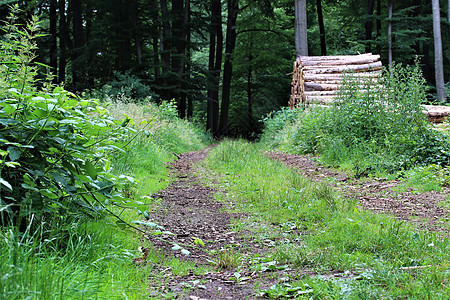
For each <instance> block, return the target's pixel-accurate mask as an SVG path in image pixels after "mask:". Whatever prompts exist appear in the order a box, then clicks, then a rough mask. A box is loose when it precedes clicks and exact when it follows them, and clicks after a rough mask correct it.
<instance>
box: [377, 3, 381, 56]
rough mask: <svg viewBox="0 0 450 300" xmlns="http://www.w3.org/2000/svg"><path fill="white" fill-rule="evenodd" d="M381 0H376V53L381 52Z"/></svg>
mask: <svg viewBox="0 0 450 300" xmlns="http://www.w3.org/2000/svg"><path fill="white" fill-rule="evenodd" d="M380 39H381V0H377V54H380V53H381V41H380Z"/></svg>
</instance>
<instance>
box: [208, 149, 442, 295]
mask: <svg viewBox="0 0 450 300" xmlns="http://www.w3.org/2000/svg"><path fill="white" fill-rule="evenodd" d="M205 164H207V166H208V167H209V168H210V169H212V170H213V171H214V172H216V173H219V174H220V175H221V176H220V177H219V178H220V179H219V180H220V181H221V184H222V185H223V186H224V188H225V189H226V191H227V196H224V197H225V198H223V199H221V200H222V201H226V202H227V203H232V205H233V207H234V209H235V210H237V211H238V212H245V213H247V214H248V215H249V217H248V219H246V220H240V221H239V223H236V224H234V226H235V229H236V230H239V229H242V231H241V232H244V229H245V231H248V230H250V231H251V232H252V235H253V237H252V238H253V239H255V240H256V241H260V242H261V243H267V241H270V242H271V244H272V245H273V248H272V249H273V251H271V252H270V253H266V256H267V257H270V259H272V260H274V261H277V262H278V263H283V264H289V266H290V267H293V268H298V269H304V268H312V269H313V270H314V271H315V272H316V273H317V275H316V276H303V277H301V278H283V279H280V281H279V282H278V283H277V284H274V285H273V286H272V287H271V288H269V289H266V290H260V291H258V292H257V294H259V295H260V296H264V297H269V298H282V297H294V298H295V297H297V298H302V297H308V298H310V297H313V298H321V299H322V298H352V299H355V298H356V299H375V298H376V299H379V298H417V299H423V298H439V299H444V298H450V287H449V283H450V263H449V262H450V243H449V240H448V238H446V237H442V236H439V235H438V234H436V233H432V232H418V231H415V230H414V229H413V227H412V226H411V225H410V224H408V223H404V222H399V221H398V220H395V219H394V218H393V217H392V216H386V215H380V214H375V213H373V212H370V211H365V210H362V209H361V208H360V206H359V205H358V203H357V202H356V201H354V200H352V199H344V198H343V197H342V196H341V195H339V194H337V193H336V192H335V191H333V189H332V188H331V187H329V186H328V185H326V184H323V183H314V182H312V181H309V180H307V179H305V178H304V177H302V176H301V175H300V174H297V173H296V172H295V171H294V170H292V169H289V168H288V167H286V166H284V165H283V164H282V163H280V162H278V161H274V160H272V159H270V158H268V157H266V156H265V155H264V154H263V153H261V152H260V151H258V145H254V144H249V143H247V142H244V141H225V142H223V143H222V144H220V145H219V146H218V147H217V148H216V149H215V150H213V151H212V152H211V154H210V155H209V156H208V158H207V159H206V161H205ZM336 274H339V275H336Z"/></svg>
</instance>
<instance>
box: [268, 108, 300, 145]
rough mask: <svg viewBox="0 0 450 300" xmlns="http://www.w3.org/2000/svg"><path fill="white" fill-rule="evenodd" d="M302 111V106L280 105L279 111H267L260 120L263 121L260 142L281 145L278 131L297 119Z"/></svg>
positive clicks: (281, 141)
mask: <svg viewBox="0 0 450 300" xmlns="http://www.w3.org/2000/svg"><path fill="white" fill-rule="evenodd" d="M302 112H303V108H301V107H297V108H294V109H289V108H288V107H282V108H281V109H280V110H279V111H276V112H271V113H269V114H268V115H267V116H266V117H265V118H263V119H262V120H261V121H262V122H264V134H263V135H262V137H261V142H262V143H264V144H267V145H268V146H269V147H277V146H279V145H281V144H282V143H283V140H281V139H280V138H281V136H280V131H282V130H283V129H284V128H285V127H289V126H290V125H292V124H293V123H295V122H296V121H298V120H299V116H300V115H301V114H302Z"/></svg>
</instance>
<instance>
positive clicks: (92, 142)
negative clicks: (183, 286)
mask: <svg viewBox="0 0 450 300" xmlns="http://www.w3.org/2000/svg"><path fill="white" fill-rule="evenodd" d="M15 24H16V20H15V18H14V15H13V14H11V15H10V20H9V25H8V26H6V27H5V30H7V35H5V38H4V39H2V40H1V41H0V48H1V51H0V274H1V276H0V299H73V298H85V299H94V298H95V299H97V298H104V299H112V298H125V299H143V298H145V297H146V295H148V290H147V282H148V281H147V277H148V274H149V273H150V272H151V270H150V269H138V268H137V267H136V266H135V265H133V263H132V262H133V259H134V258H135V257H136V256H140V255H141V254H140V253H138V251H137V249H138V246H139V245H141V244H142V242H140V241H138V239H139V236H140V235H139V234H137V233H136V232H135V231H134V230H133V229H131V228H130V227H129V225H130V224H131V223H133V222H136V221H137V223H138V224H140V223H139V221H140V220H141V219H143V218H145V215H146V210H148V209H149V207H151V205H152V203H153V201H154V200H153V199H152V198H151V197H150V196H151V195H152V194H153V193H155V192H156V191H157V190H159V189H161V188H164V187H165V186H166V185H167V184H168V183H170V180H171V178H170V176H169V174H168V171H167V168H166V165H165V164H166V163H168V162H170V161H172V160H173V159H174V158H175V155H176V154H177V153H181V152H185V151H190V150H197V149H200V148H202V147H205V145H206V143H208V137H207V136H206V135H205V134H203V133H201V131H200V130H199V129H197V128H196V127H195V126H194V125H192V124H190V123H188V122H187V121H182V120H180V119H178V118H177V112H176V109H175V108H174V105H173V104H171V103H162V104H161V105H159V106H157V105H156V104H153V103H148V102H147V103H146V104H142V105H134V104H129V103H128V104H126V102H125V101H122V102H121V101H118V99H117V98H114V99H100V100H90V99H82V98H79V97H77V96H75V95H74V94H72V93H70V92H68V91H66V90H65V89H64V88H62V87H59V86H54V85H52V84H51V80H52V78H43V77H42V74H43V71H44V69H45V67H44V66H42V65H39V64H35V63H34V61H35V58H36V57H35V55H34V50H35V49H36V45H35V42H34V39H35V37H36V36H37V35H38V32H37V29H38V23H37V22H36V20H33V22H30V23H29V24H28V25H27V26H26V27H25V28H24V29H21V30H19V29H18V27H17V25H15ZM120 100H124V99H123V98H122V99H120ZM147 225H148V224H147ZM150 225H152V224H150Z"/></svg>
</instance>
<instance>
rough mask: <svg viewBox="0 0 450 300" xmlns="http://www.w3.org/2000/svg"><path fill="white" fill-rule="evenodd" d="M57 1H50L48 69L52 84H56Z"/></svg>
mask: <svg viewBox="0 0 450 300" xmlns="http://www.w3.org/2000/svg"><path fill="white" fill-rule="evenodd" d="M56 1H57V0H50V11H49V14H50V36H49V38H50V68H51V70H50V71H51V74H52V75H53V78H52V82H53V83H57V82H58V53H57V51H58V47H57V43H58V42H57V40H58V36H57V28H56V27H57V19H58V15H57V13H56V6H57V2H56Z"/></svg>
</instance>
